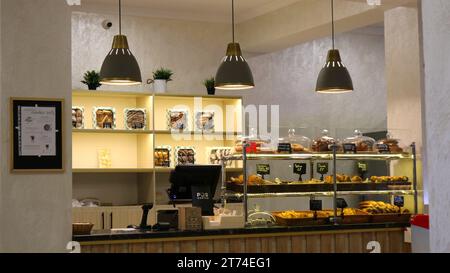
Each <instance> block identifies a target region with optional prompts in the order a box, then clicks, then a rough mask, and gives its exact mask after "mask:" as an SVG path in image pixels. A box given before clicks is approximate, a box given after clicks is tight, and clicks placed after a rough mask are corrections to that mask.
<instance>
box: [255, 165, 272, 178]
mask: <svg viewBox="0 0 450 273" xmlns="http://www.w3.org/2000/svg"><path fill="white" fill-rule="evenodd" d="M256 173H257V174H259V175H261V176H262V177H263V179H264V176H265V175H269V174H270V165H269V164H256Z"/></svg>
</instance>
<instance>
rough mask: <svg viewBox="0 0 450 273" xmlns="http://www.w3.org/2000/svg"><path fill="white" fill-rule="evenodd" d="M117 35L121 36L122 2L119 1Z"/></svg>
mask: <svg viewBox="0 0 450 273" xmlns="http://www.w3.org/2000/svg"><path fill="white" fill-rule="evenodd" d="M119 35H122V0H119Z"/></svg>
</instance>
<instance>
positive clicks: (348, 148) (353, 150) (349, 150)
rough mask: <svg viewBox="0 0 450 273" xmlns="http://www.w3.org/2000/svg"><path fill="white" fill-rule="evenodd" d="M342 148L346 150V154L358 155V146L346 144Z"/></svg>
mask: <svg viewBox="0 0 450 273" xmlns="http://www.w3.org/2000/svg"><path fill="white" fill-rule="evenodd" d="M342 147H343V148H344V153H346V154H356V145H355V144H353V143H346V144H343V145H342Z"/></svg>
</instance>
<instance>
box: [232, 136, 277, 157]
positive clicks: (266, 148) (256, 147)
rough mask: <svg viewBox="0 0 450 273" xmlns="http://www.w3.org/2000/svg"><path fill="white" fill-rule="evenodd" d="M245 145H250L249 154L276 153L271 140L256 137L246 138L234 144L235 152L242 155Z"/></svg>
mask: <svg viewBox="0 0 450 273" xmlns="http://www.w3.org/2000/svg"><path fill="white" fill-rule="evenodd" d="M244 143H247V144H248V147H247V153H274V152H275V151H276V149H275V148H274V147H273V145H271V142H270V139H262V138H259V137H256V136H255V135H250V136H244V137H241V138H240V139H239V140H237V141H236V142H235V144H234V148H233V152H234V153H242V149H243V148H242V147H243V145H244Z"/></svg>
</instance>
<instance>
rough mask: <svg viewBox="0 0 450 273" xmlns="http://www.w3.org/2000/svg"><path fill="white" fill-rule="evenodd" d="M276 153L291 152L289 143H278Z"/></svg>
mask: <svg viewBox="0 0 450 273" xmlns="http://www.w3.org/2000/svg"><path fill="white" fill-rule="evenodd" d="M278 153H281V154H291V153H292V147H291V143H279V144H278Z"/></svg>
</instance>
